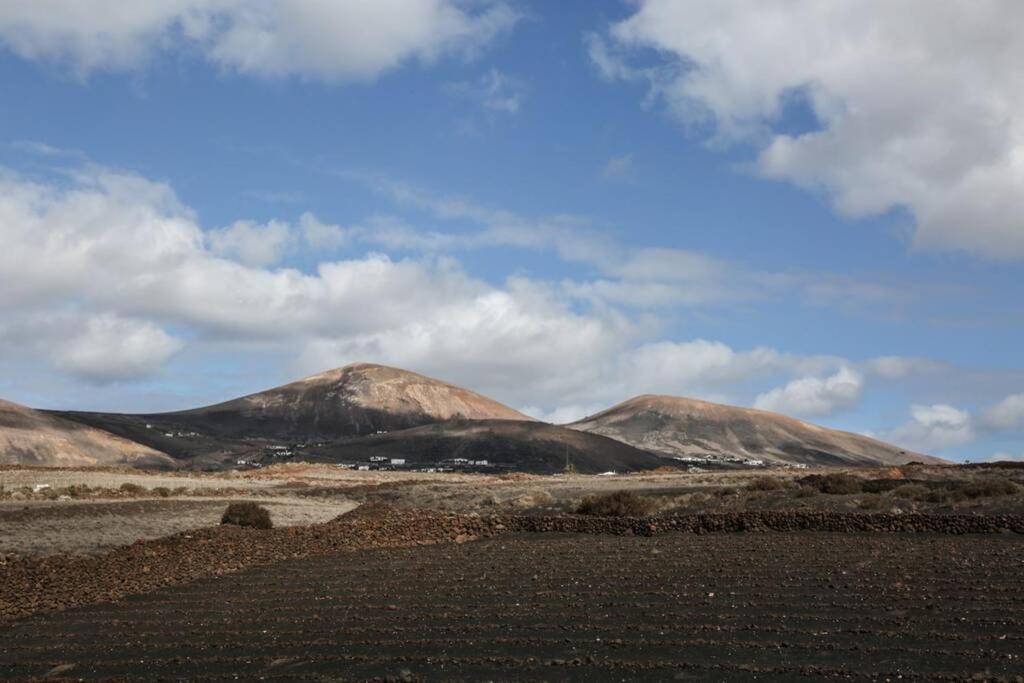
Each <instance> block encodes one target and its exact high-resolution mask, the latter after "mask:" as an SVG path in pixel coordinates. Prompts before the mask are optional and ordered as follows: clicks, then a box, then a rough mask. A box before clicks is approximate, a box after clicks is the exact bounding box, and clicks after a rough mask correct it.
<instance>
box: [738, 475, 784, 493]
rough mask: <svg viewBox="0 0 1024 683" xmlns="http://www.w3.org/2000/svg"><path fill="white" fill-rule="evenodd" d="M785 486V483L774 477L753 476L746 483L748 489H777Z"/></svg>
mask: <svg viewBox="0 0 1024 683" xmlns="http://www.w3.org/2000/svg"><path fill="white" fill-rule="evenodd" d="M784 488H786V483H785V482H784V481H782V480H781V479H777V478H776V477H755V478H754V479H752V480H751V481H750V483H749V484H747V490H748V491H779V490H781V489H784Z"/></svg>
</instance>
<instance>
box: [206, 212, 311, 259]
mask: <svg viewBox="0 0 1024 683" xmlns="http://www.w3.org/2000/svg"><path fill="white" fill-rule="evenodd" d="M319 234H320V233H315V235H316V236H317V239H319ZM207 239H208V240H209V242H210V249H211V250H212V251H213V253H214V254H217V255H218V256H229V257H234V258H236V259H237V260H239V261H241V262H242V263H245V264H248V265H251V266H269V265H271V264H274V263H277V262H278V261H280V260H281V259H282V258H283V257H284V255H285V253H286V251H287V250H288V248H289V246H291V244H292V240H293V235H292V228H291V226H290V225H288V224H287V223H283V222H281V221H270V222H269V223H265V224H260V223H255V222H253V221H236V222H234V223H232V224H231V225H229V226H227V227H225V228H219V229H217V230H211V231H209V232H208V233H207Z"/></svg>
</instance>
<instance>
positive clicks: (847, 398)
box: [754, 367, 864, 416]
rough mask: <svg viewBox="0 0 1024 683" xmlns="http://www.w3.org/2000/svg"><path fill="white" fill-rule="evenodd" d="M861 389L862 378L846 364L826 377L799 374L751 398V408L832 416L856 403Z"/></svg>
mask: <svg viewBox="0 0 1024 683" xmlns="http://www.w3.org/2000/svg"><path fill="white" fill-rule="evenodd" d="M863 390H864V377H863V376H862V375H861V374H860V373H859V372H856V371H855V370H852V369H851V368H848V367H842V368H840V369H839V370H838V371H837V372H836V373H835V374H834V375H830V376H828V377H801V378H800V379H795V380H792V381H791V382H789V383H787V384H786V385H785V386H783V387H779V388H776V389H772V390H771V391H769V392H766V393H764V394H761V395H759V396H758V397H757V398H756V399H755V400H754V407H755V408H758V409H760V410H770V411H773V412H778V413H784V414H787V415H805V416H821V415H831V414H833V413H836V412H838V411H840V410H845V409H846V408H850V407H852V406H855V405H856V404H857V403H858V402H859V401H860V398H861V395H862V393H863Z"/></svg>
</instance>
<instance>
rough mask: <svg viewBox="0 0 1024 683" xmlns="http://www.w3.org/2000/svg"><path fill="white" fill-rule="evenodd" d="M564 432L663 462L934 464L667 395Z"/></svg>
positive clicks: (783, 420) (779, 419) (640, 399)
mask: <svg viewBox="0 0 1024 683" xmlns="http://www.w3.org/2000/svg"><path fill="white" fill-rule="evenodd" d="M568 426H569V427H570V428H572V429H578V430H580V431H585V432H592V433H594V434H602V435H604V436H607V437H610V438H613V439H617V440H619V441H622V442H624V443H628V444H630V445H632V446H635V447H637V448H641V449H643V450H646V451H651V452H654V453H660V454H663V455H667V456H670V457H698V458H706V457H710V458H716V459H717V458H726V457H740V458H747V459H758V460H764V461H765V462H774V463H805V464H816V465H898V464H903V463H907V462H911V461H915V460H916V461H921V462H941V461H940V460H938V459H937V458H932V457H930V456H926V455H922V454H920V453H914V452H912V451H906V450H903V449H900V448H898V447H896V446H892V445H890V444H886V443H883V442H881V441H876V440H874V439H869V438H868V437H865V436H860V435H859V434H851V433H849V432H841V431H837V430H833V429H826V428H825V427H818V426H816V425H812V424H809V423H807V422H802V421H800V420H796V419H793V418H791V417H786V416H784V415H778V414H776V413H769V412H765V411H761V410H752V409H749V408H737V407H734V406H725V405H720V404H717V403H708V402H706V401H698V400H695V399H689V398H679V397H675V396H653V395H644V396H637V397H636V398H632V399H629V400H628V401H625V402H624V403H620V404H619V405H617V406H614V407H612V408H609V409H608V410H605V411H602V412H600V413H597V414H595V415H591V416H590V417H586V418H584V419H582V420H579V421H578V422H574V423H573V424H571V425H568Z"/></svg>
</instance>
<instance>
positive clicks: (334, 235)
mask: <svg viewBox="0 0 1024 683" xmlns="http://www.w3.org/2000/svg"><path fill="white" fill-rule="evenodd" d="M299 230H300V231H301V232H302V238H303V239H304V240H305V242H306V244H308V245H309V246H310V247H312V248H314V249H317V250H320V251H332V250H335V249H339V248H341V247H343V246H345V245H346V244H348V243H349V242H350V241H351V240H352V239H353V237H355V236H356V234H357V232H358V231H357V230H354V229H352V228H343V227H341V226H340V225H332V224H330V223H324V222H322V221H321V220H320V219H319V218H317V217H316V216H314V215H313V214H311V213H309V212H308V211H307V212H306V213H304V214H302V216H301V217H300V218H299Z"/></svg>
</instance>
